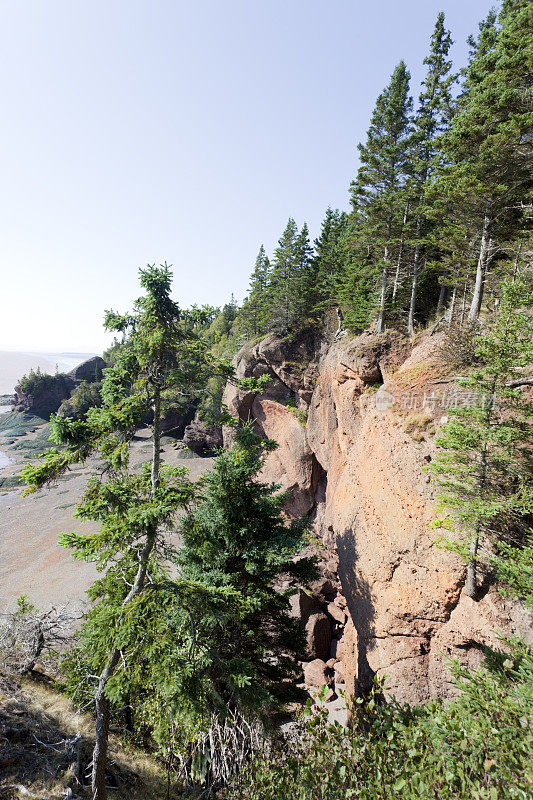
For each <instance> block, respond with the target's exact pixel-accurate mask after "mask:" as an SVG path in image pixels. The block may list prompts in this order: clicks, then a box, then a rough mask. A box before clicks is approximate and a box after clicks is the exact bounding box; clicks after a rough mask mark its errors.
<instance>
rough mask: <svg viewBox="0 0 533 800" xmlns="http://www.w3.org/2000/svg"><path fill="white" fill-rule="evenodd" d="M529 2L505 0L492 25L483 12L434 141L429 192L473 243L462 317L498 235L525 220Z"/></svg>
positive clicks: (479, 291)
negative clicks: (436, 171)
mask: <svg viewBox="0 0 533 800" xmlns="http://www.w3.org/2000/svg"><path fill="white" fill-rule="evenodd" d="M532 9H533V4H532V3H531V2H526V3H525V4H524V3H521V2H519V1H518V0H516V1H515V0H509V2H505V3H504V5H503V8H502V12H501V14H500V17H499V22H500V27H498V25H497V20H496V14H495V12H491V13H490V14H489V16H488V17H487V19H486V20H485V21H484V22H482V23H481V25H480V33H479V36H478V38H477V40H476V41H474V40H473V39H470V45H471V57H470V62H469V65H468V68H467V71H466V79H465V83H464V88H463V92H462V94H461V96H460V98H459V101H458V107H457V113H455V115H454V117H453V119H452V122H451V125H450V129H449V131H447V132H446V133H445V134H444V135H443V136H442V138H441V142H440V147H441V160H442V162H443V166H442V167H441V170H440V175H439V179H438V181H437V186H436V190H437V191H439V192H440V194H441V195H442V196H444V197H446V198H447V200H448V203H449V206H450V207H451V208H452V209H453V213H454V214H455V215H456V216H458V217H459V216H460V217H462V218H463V219H464V220H465V222H467V223H468V226H469V229H470V235H471V236H475V237H476V240H477V242H478V248H479V249H478V256H477V266H476V272H475V279H474V289H473V293H472V301H471V304H470V310H469V315H468V317H469V321H470V322H471V323H473V322H475V321H476V319H477V318H478V316H479V312H480V309H481V303H482V299H483V293H484V288H485V282H486V277H487V272H488V267H489V265H490V263H491V261H493V260H494V258H495V256H496V255H497V253H498V239H500V240H502V239H506V238H508V237H509V235H510V230H511V231H514V232H515V233H516V232H517V231H519V230H520V228H521V227H522V226H523V225H524V222H525V214H524V210H525V208H524V207H525V203H526V202H527V201H528V200H529V198H530V196H531V188H532V177H531V176H532V175H533V148H532V145H531V141H530V136H529V131H530V128H531V96H530V92H529V90H528V89H527V87H530V86H531V82H532V79H533V72H532V66H531V59H530V58H529V57H528V53H530V52H531V48H532V47H533V32H532V29H531V24H530V19H531V13H532Z"/></svg>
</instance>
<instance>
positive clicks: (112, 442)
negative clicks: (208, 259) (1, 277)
mask: <svg viewBox="0 0 533 800" xmlns="http://www.w3.org/2000/svg"><path fill="white" fill-rule="evenodd" d="M171 278H172V273H171V272H170V269H169V268H168V267H167V266H166V265H164V266H162V267H161V268H155V267H154V266H148V267H147V268H146V269H144V270H141V271H140V280H141V285H142V287H143V289H144V290H145V294H144V295H143V296H142V297H141V298H139V300H137V302H136V304H135V309H134V312H133V314H126V315H120V314H116V313H115V312H107V314H106V321H105V324H106V328H107V329H108V330H115V331H118V332H120V333H122V335H123V337H124V341H123V344H122V346H121V348H120V350H119V351H118V353H117V354H116V356H115V361H114V364H113V366H112V367H111V368H109V369H107V370H106V371H105V376H104V380H103V384H102V405H101V406H100V407H99V408H91V409H89V411H88V412H87V414H86V417H85V419H84V420H83V421H79V420H78V421H76V420H70V419H64V418H61V417H53V418H52V420H51V426H52V438H53V441H55V442H56V443H58V444H59V443H61V444H63V445H64V447H63V449H61V450H57V449H53V448H52V449H51V450H49V451H48V453H47V454H46V455H45V457H44V458H43V460H42V462H41V463H40V464H38V465H36V466H35V465H29V466H27V467H26V468H25V469H24V471H23V477H24V478H25V480H26V482H27V484H28V487H29V488H28V491H30V492H31V491H34V490H35V489H37V488H38V487H40V486H43V485H44V484H46V483H49V482H50V481H52V480H55V479H56V478H57V477H59V476H60V475H61V474H62V473H63V472H64V471H65V470H66V469H68V468H69V466H71V465H72V464H76V463H80V462H83V461H85V460H86V459H87V458H88V456H90V455H91V454H97V455H98V456H99V458H100V460H101V461H102V463H103V469H102V470H101V472H100V477H98V478H96V477H95V478H94V479H92V480H91V481H90V482H89V486H88V489H87V492H86V494H85V497H84V499H83V501H82V503H81V505H80V507H79V509H78V514H79V516H80V517H82V518H88V519H94V520H96V521H98V522H99V523H100V529H99V532H98V533H96V534H93V535H92V536H83V535H78V534H75V533H71V534H68V535H64V536H63V537H62V543H63V544H64V545H65V546H67V547H70V548H72V549H73V551H74V555H75V557H76V558H81V559H87V560H91V561H94V562H95V563H96V565H97V567H98V569H99V570H101V571H102V572H103V576H102V577H101V578H100V579H99V580H97V581H96V583H95V584H94V585H93V587H92V588H91V590H90V597H91V599H92V600H93V601H95V602H96V605H95V607H94V608H93V609H92V610H91V612H90V613H89V615H88V617H87V619H86V622H85V624H84V629H83V636H84V637H85V640H86V641H87V642H89V643H90V645H91V646H90V647H89V648H87V647H86V650H85V652H86V653H88V654H89V662H90V668H91V669H90V672H89V676H87V675H86V679H89V683H91V685H93V688H94V702H95V710H96V738H95V747H94V752H93V761H92V793H93V798H94V800H105V798H106V794H107V792H106V781H105V770H106V760H107V747H108V734H109V724H110V714H111V703H112V702H116V701H117V700H118V699H120V698H121V697H122V696H123V694H124V692H125V691H126V689H127V687H128V686H129V685H130V682H131V676H132V674H133V673H135V670H136V669H137V665H138V659H139V658H141V654H142V648H141V642H142V641H143V640H144V639H145V638H146V637H145V633H144V631H145V629H146V628H147V627H148V628H149V625H148V619H149V616H148V615H149V612H150V611H151V612H152V613H153V610H154V608H155V607H157V606H158V605H161V606H163V605H165V604H166V603H168V602H169V597H170V602H173V601H174V600H175V598H176V597H179V596H180V595H184V596H185V597H186V600H185V602H186V603H187V604H189V603H192V600H193V593H194V592H193V588H192V587H188V589H187V588H186V587H183V586H182V587H178V588H176V587H174V588H173V589H171V590H170V592H168V589H167V587H168V581H167V578H168V573H167V571H166V567H165V554H166V542H165V537H164V536H163V534H162V531H163V530H165V529H167V528H168V525H169V524H170V523H171V521H172V519H173V516H174V514H175V513H176V511H177V510H178V509H179V508H182V507H183V506H184V505H186V503H187V502H188V501H190V499H191V498H192V487H191V484H190V482H189V481H187V480H185V479H184V474H183V470H179V469H171V468H167V469H166V470H164V471H162V469H161V456H160V453H161V419H162V409H163V408H164V407H165V405H166V403H167V398H168V397H169V396H171V395H172V393H173V392H175V391H176V390H177V389H179V392H180V394H182V393H186V392H188V391H191V390H192V389H193V388H197V387H198V386H199V385H205V383H206V381H207V377H208V375H210V374H212V372H213V367H214V364H213V363H212V361H211V360H210V358H209V355H208V353H207V351H206V348H205V345H204V343H203V342H202V340H201V339H200V338H199V337H198V336H197V335H196V334H195V333H194V332H193V331H192V330H191V328H190V325H189V323H188V322H187V323H186V324H183V321H182V314H181V311H180V309H179V307H178V305H177V304H176V303H175V302H174V301H173V300H172V298H171V296H170V287H171ZM228 374H229V373H228ZM147 412H151V415H152V419H153V422H152V458H151V462H150V464H148V465H147V466H146V467H145V468H144V469H143V470H142V472H141V474H140V475H133V474H131V472H130V471H129V469H128V462H129V458H128V455H129V452H128V443H129V441H130V440H131V438H132V436H133V435H134V433H135V430H136V428H137V426H138V425H139V424H140V422H141V419H142V417H143V415H146V414H147ZM200 593H202V592H200ZM203 594H204V595H205V591H204V592H203ZM204 602H208V601H207V600H206V599H205V598H204ZM95 674H98V675H99V677H98V679H97V680H96V682H95V681H94V678H91V677H90V676H94V675H95Z"/></svg>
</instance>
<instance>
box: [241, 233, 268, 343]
mask: <svg viewBox="0 0 533 800" xmlns="http://www.w3.org/2000/svg"><path fill="white" fill-rule="evenodd" d="M269 279H270V261H269V258H268V256H267V254H266V252H265V248H264V247H263V245H261V247H260V248H259V253H258V255H257V258H256V261H255V267H254V271H253V272H252V275H251V277H250V287H249V292H248V297H247V298H246V301H245V303H244V305H243V308H242V309H241V312H240V314H239V322H240V325H241V327H242V328H243V330H244V331H245V332H246V334H247V335H248V337H252V336H257V334H259V333H264V331H265V325H266V322H267V319H268V313H269V307H268V305H269V304H268V299H269V298H268V282H269Z"/></svg>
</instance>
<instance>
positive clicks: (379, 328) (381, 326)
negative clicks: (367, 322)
mask: <svg viewBox="0 0 533 800" xmlns="http://www.w3.org/2000/svg"><path fill="white" fill-rule="evenodd" d="M383 261H384V262H385V266H384V267H383V274H382V276H381V297H380V301H379V314H378V319H377V322H376V333H383V331H384V330H385V304H386V300H387V284H388V282H389V263H388V262H389V248H388V246H385V252H384V253H383Z"/></svg>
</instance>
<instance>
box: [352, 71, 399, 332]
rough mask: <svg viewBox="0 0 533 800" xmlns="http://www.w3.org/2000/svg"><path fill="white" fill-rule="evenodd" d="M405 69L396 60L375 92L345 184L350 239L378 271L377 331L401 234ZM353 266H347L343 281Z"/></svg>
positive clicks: (384, 312) (380, 327)
mask: <svg viewBox="0 0 533 800" xmlns="http://www.w3.org/2000/svg"><path fill="white" fill-rule="evenodd" d="M410 77H411V76H410V73H409V71H408V70H407V67H406V65H405V63H404V62H403V61H401V62H400V63H399V64H398V66H397V67H396V69H395V70H394V72H393V74H392V78H391V81H390V83H389V85H388V86H387V87H386V88H385V90H384V91H383V92H382V93H381V94H380V95H379V97H378V99H377V101H376V107H375V109H374V111H373V113H372V119H371V124H370V128H369V130H368V134H367V139H366V142H365V144H364V145H363V144H360V145H359V158H360V162H361V166H360V167H359V170H358V173H357V177H356V180H355V181H353V182H352V184H351V187H350V192H351V199H352V206H353V212H352V217H353V220H354V226H353V227H354V229H355V244H356V245H357V246H359V247H361V246H362V248H363V249H364V248H366V250H367V252H371V253H372V261H373V263H374V264H375V265H376V267H378V268H379V269H380V270H381V291H380V300H379V308H378V318H377V322H376V331H377V332H378V333H381V332H382V331H383V330H384V329H385V315H386V307H387V299H388V295H389V274H390V270H391V265H392V262H393V258H394V248H395V246H396V245H397V244H398V243H399V241H400V239H401V228H402V219H403V211H404V206H405V188H406V182H407V171H408V164H407V159H408V157H409V142H410V134H411V124H410V113H411V108H412V100H411V98H410V96H409V81H410ZM351 275H352V270H351V268H350V263H348V265H347V271H346V282H347V283H348V285H349V284H350V281H351Z"/></svg>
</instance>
